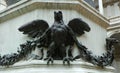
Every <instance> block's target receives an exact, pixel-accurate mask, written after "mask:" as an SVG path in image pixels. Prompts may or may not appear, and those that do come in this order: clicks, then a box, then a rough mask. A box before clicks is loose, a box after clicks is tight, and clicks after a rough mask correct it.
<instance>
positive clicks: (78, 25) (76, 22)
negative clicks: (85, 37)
mask: <svg viewBox="0 0 120 73" xmlns="http://www.w3.org/2000/svg"><path fill="white" fill-rule="evenodd" d="M68 26H69V27H70V28H71V29H72V30H73V32H74V33H75V34H76V35H79V36H80V35H82V34H84V33H85V31H87V32H89V31H90V27H89V25H88V24H87V23H86V22H84V21H83V20H82V19H80V18H75V19H72V20H70V21H69V23H68Z"/></svg>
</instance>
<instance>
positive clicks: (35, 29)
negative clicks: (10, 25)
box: [18, 20, 49, 38]
mask: <svg viewBox="0 0 120 73" xmlns="http://www.w3.org/2000/svg"><path fill="white" fill-rule="evenodd" d="M48 28H49V25H48V23H47V22H46V21H44V20H34V21H32V22H29V23H27V24H25V25H23V26H21V27H19V28H18V30H19V31H21V32H23V34H28V36H30V37H32V38H35V37H39V36H41V35H42V34H43V33H44V32H45V31H46V29H48Z"/></svg>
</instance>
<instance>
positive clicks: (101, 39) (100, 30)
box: [0, 0, 120, 73]
mask: <svg viewBox="0 0 120 73" xmlns="http://www.w3.org/2000/svg"><path fill="white" fill-rule="evenodd" d="M8 1H9V0H8ZM111 8H112V9H111ZM59 10H60V11H62V12H63V16H64V22H65V24H67V23H68V21H69V20H71V19H73V18H77V17H78V18H79V17H80V18H81V19H82V20H84V21H85V22H87V23H88V24H89V25H90V27H91V31H90V32H88V33H85V35H83V36H81V37H78V40H79V42H81V43H82V44H84V45H85V46H86V47H88V48H89V50H91V51H92V52H93V54H94V55H101V54H103V53H105V50H106V47H105V44H106V41H105V38H106V37H115V36H116V33H119V15H120V14H119V0H89V1H88V0H45V1H44V0H24V1H23V0H21V1H19V2H17V3H15V4H13V5H10V6H8V7H7V8H6V9H4V10H3V11H1V12H0V31H1V33H0V35H1V36H0V37H1V39H0V53H1V55H4V54H8V53H12V52H16V51H17V47H19V45H20V44H21V43H24V42H25V41H26V40H29V39H30V38H28V37H27V36H26V35H23V34H22V33H20V32H19V31H18V28H19V27H20V26H21V25H23V24H25V23H27V22H30V21H32V20H35V19H44V20H46V21H47V22H48V23H49V25H50V26H51V25H52V24H53V21H54V19H53V18H54V15H53V14H54V11H59ZM114 35H115V36H114ZM117 37H118V34H117ZM74 48H76V47H74ZM115 48H116V49H115V61H114V63H113V65H112V66H108V67H106V68H104V69H101V68H99V67H96V66H94V65H92V64H90V63H87V62H85V61H82V60H80V61H79V62H78V61H77V62H73V66H70V67H68V66H67V67H66V66H63V65H62V64H61V61H60V62H59V61H56V62H55V65H54V66H49V67H46V65H45V63H46V62H44V61H36V60H33V61H31V60H28V61H21V62H18V63H16V64H15V65H13V68H12V67H11V68H8V69H4V68H3V67H1V72H2V73H7V72H9V71H10V72H11V73H12V72H14V71H16V72H18V73H24V72H28V70H29V73H35V72H46V73H47V72H48V71H49V72H51V73H53V72H58V71H59V72H60V73H61V72H62V73H63V72H82V73H88V72H92V73H93V72H94V73H100V72H101V71H102V72H104V73H107V72H108V73H114V72H116V73H117V72H119V71H118V70H119V69H117V68H119V45H117V46H116V45H115ZM38 51H39V49H36V50H35V51H34V52H33V53H34V54H39V52H38ZM76 53H77V51H76V50H75V51H74V55H76ZM16 68H18V69H16ZM61 69H62V71H61ZM116 69H117V70H116Z"/></svg>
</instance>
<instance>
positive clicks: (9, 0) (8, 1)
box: [5, 0, 21, 6]
mask: <svg viewBox="0 0 120 73" xmlns="http://www.w3.org/2000/svg"><path fill="white" fill-rule="evenodd" d="M19 1H21V0H5V2H6V4H7V6H10V5H12V4H15V3H17V2H19Z"/></svg>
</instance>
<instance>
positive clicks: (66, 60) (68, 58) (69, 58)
mask: <svg viewBox="0 0 120 73" xmlns="http://www.w3.org/2000/svg"><path fill="white" fill-rule="evenodd" d="M70 61H73V59H72V58H71V57H65V58H64V59H63V64H64V65H65V62H67V64H68V65H70Z"/></svg>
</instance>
